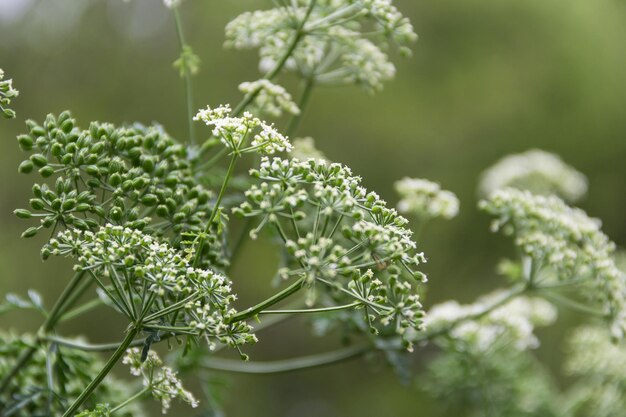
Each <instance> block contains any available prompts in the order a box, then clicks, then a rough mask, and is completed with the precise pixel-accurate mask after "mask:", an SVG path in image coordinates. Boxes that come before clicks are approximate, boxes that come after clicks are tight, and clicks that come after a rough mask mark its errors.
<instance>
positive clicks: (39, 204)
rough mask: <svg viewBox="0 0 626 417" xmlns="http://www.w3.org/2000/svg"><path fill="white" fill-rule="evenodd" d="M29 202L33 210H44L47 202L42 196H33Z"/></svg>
mask: <svg viewBox="0 0 626 417" xmlns="http://www.w3.org/2000/svg"><path fill="white" fill-rule="evenodd" d="M28 203H29V204H30V206H31V208H32V209H33V210H43V208H44V207H45V206H46V203H45V202H44V201H43V200H42V199H40V198H31V199H30V200H29V201H28Z"/></svg>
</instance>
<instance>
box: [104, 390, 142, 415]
mask: <svg viewBox="0 0 626 417" xmlns="http://www.w3.org/2000/svg"><path fill="white" fill-rule="evenodd" d="M149 391H150V386H147V387H145V388H144V389H142V390H141V391H139V392H137V393H136V394H135V395H133V396H132V397H130V398H129V399H127V400H126V401H124V402H123V403H121V404H119V405H118V406H116V407H115V408H113V409H112V410H111V414H113V413H115V412H116V411H119V410H121V409H122V408H124V407H126V406H127V405H128V404H130V403H131V402H133V401H135V400H136V399H137V398H139V397H141V396H142V395H144V394H146V393H147V392H149Z"/></svg>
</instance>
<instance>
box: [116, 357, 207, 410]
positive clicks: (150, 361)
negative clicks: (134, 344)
mask: <svg viewBox="0 0 626 417" xmlns="http://www.w3.org/2000/svg"><path fill="white" fill-rule="evenodd" d="M141 359H142V358H141V350H140V349H138V348H132V349H128V350H127V351H126V355H125V356H124V358H123V359H122V363H123V364H125V365H129V366H130V373H131V374H133V375H135V376H141V377H143V386H144V387H145V388H148V390H149V392H150V393H151V394H152V396H153V397H154V398H155V399H156V400H158V401H160V402H161V412H162V413H163V414H166V413H167V411H168V410H169V408H170V405H171V403H172V400H174V399H179V400H182V401H184V402H186V403H187V404H189V405H191V406H192V407H193V408H196V407H198V404H199V403H198V400H196V398H195V397H194V396H193V394H192V393H191V392H189V391H187V390H186V389H185V388H184V387H183V384H182V381H181V380H180V379H179V378H178V376H177V374H176V372H174V371H173V370H172V369H171V368H170V367H168V366H164V365H163V361H162V360H161V358H159V356H158V355H157V353H156V352H155V351H153V350H151V351H149V352H148V356H147V357H146V359H145V360H144V361H142V360H141Z"/></svg>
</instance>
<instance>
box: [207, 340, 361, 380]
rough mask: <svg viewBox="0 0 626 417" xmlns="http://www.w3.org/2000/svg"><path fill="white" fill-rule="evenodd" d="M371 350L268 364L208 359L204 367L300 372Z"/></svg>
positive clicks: (341, 351) (358, 348)
mask: <svg viewBox="0 0 626 417" xmlns="http://www.w3.org/2000/svg"><path fill="white" fill-rule="evenodd" d="M370 350H371V347H370V346H366V345H362V346H350V347H347V348H343V349H337V350H334V351H331V352H326V353H320V354H317V355H309V356H302V357H298V358H293V359H285V360H278V361H268V362H254V361H253V362H241V361H237V360H232V359H222V358H207V359H206V360H204V361H203V362H202V366H203V367H204V368H207V369H212V370H219V371H227V372H242V373H248V374H276V373H282V372H292V371H299V370H303V369H310V368H315V367H318V366H324V365H330V364H334V363H338V362H342V361H345V360H348V359H352V358H356V357H358V356H361V355H363V354H365V353H367V352H369V351H370Z"/></svg>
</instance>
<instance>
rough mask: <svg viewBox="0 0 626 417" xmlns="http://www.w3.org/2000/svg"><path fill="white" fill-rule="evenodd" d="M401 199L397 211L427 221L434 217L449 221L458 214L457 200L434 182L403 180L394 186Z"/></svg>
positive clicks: (412, 179) (451, 193)
mask: <svg viewBox="0 0 626 417" xmlns="http://www.w3.org/2000/svg"><path fill="white" fill-rule="evenodd" d="M394 187H395V189H396V192H397V193H398V194H399V195H400V197H401V199H400V201H399V202H398V211H399V212H400V213H403V214H407V215H408V214H411V215H414V216H417V217H418V218H420V219H424V220H428V219H433V218H436V217H443V218H444V219H451V218H453V217H455V216H456V215H457V214H458V213H459V199H458V198H457V196H456V195H455V194H454V193H453V192H451V191H447V190H442V189H441V186H440V185H439V184H437V183H436V182H432V181H428V180H424V179H420V178H403V179H401V180H400V181H396V183H395V184H394Z"/></svg>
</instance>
